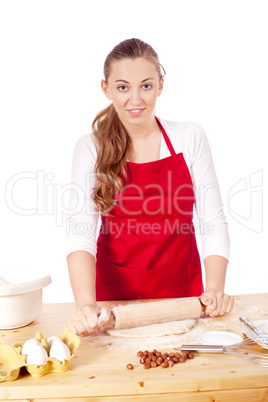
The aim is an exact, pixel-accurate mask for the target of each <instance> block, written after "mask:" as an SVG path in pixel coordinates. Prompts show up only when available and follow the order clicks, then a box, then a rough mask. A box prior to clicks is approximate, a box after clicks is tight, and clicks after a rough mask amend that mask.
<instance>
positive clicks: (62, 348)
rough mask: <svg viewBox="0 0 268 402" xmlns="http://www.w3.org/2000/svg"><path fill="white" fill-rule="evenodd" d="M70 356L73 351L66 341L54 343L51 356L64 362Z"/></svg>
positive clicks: (50, 352)
mask: <svg viewBox="0 0 268 402" xmlns="http://www.w3.org/2000/svg"><path fill="white" fill-rule="evenodd" d="M70 356H71V352H70V349H69V348H68V346H67V345H66V343H64V342H62V341H61V342H58V341H56V342H55V343H53V344H52V346H51V348H50V351H49V357H54V359H57V360H59V361H60V362H61V363H63V361H64V360H65V359H67V358H68V357H70Z"/></svg>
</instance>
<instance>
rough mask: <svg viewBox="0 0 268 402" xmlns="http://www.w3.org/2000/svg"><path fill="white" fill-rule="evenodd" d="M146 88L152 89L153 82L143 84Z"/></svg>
mask: <svg viewBox="0 0 268 402" xmlns="http://www.w3.org/2000/svg"><path fill="white" fill-rule="evenodd" d="M143 88H144V89H151V88H152V84H144V85H143Z"/></svg>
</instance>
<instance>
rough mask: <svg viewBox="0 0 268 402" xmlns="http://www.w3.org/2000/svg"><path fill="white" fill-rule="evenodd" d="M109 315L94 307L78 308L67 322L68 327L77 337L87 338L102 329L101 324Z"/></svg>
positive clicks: (107, 312)
mask: <svg viewBox="0 0 268 402" xmlns="http://www.w3.org/2000/svg"><path fill="white" fill-rule="evenodd" d="M110 315H111V313H110V312H109V311H108V310H107V309H105V308H103V307H99V306H98V305H97V304H95V305H87V306H84V307H80V308H78V309H77V310H76V312H75V313H74V314H73V315H72V317H71V318H70V319H69V320H68V324H67V325H68V327H69V328H70V330H71V331H72V332H73V333H74V334H77V335H81V336H87V335H91V334H94V333H96V332H97V331H98V330H100V329H102V327H103V324H104V323H105V322H107V321H108V320H109V318H110Z"/></svg>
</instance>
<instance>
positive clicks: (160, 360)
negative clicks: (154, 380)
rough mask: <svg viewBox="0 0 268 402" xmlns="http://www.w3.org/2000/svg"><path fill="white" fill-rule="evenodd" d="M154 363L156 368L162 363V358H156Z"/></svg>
mask: <svg viewBox="0 0 268 402" xmlns="http://www.w3.org/2000/svg"><path fill="white" fill-rule="evenodd" d="M156 363H157V365H158V366H160V365H161V364H162V363H163V358H162V357H158V358H157V359H156Z"/></svg>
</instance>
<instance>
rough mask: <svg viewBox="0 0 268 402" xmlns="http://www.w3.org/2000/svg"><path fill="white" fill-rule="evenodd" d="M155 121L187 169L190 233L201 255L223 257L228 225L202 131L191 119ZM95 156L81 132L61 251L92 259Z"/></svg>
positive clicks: (89, 136)
mask: <svg viewBox="0 0 268 402" xmlns="http://www.w3.org/2000/svg"><path fill="white" fill-rule="evenodd" d="M160 121H161V124H162V125H163V127H164V129H165V130H166V133H167V135H168V136H169V138H170V141H171V144H172V145H173V148H174V150H175V152H176V153H180V152H182V153H183V156H184V159H185V162H186V164H187V166H188V169H189V171H190V175H191V178H192V182H193V186H194V192H195V209H196V216H197V222H194V225H195V229H196V233H197V234H200V235H201V241H202V258H203V259H205V258H206V257H207V256H209V255H220V256H223V257H225V258H226V259H227V260H229V253H230V241H229V234H228V225H227V222H226V219H225V216H224V211H223V204H222V201H221V195H220V190H219V185H218V180H217V177H216V173H215V170H214V165H213V160H212V155H211V152H210V147H209V144H208V141H207V137H206V134H205V132H204V130H203V129H202V128H201V127H200V126H199V125H198V124H195V123H191V122H185V123H177V122H171V121H167V120H163V119H160ZM168 156H170V152H169V149H168V147H167V145H166V142H165V140H164V137H163V135H162V137H161V147H160V159H163V158H166V157H168ZM96 157H97V151H96V147H95V143H94V136H93V134H92V133H91V134H86V135H83V136H82V137H81V138H80V139H79V140H78V142H77V144H76V147H75V150H74V156H73V164H72V184H71V191H70V205H69V213H68V217H67V220H66V234H67V238H66V249H67V250H66V253H67V255H68V254H70V253H71V252H73V251H77V250H84V251H88V252H89V253H91V254H92V255H93V256H94V257H96V251H97V247H96V243H97V237H98V231H99V225H100V219H99V211H98V208H97V207H96V205H95V204H94V203H93V201H92V199H91V194H92V191H93V187H94V186H95V184H96V182H95V174H94V166H95V162H96Z"/></svg>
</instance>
